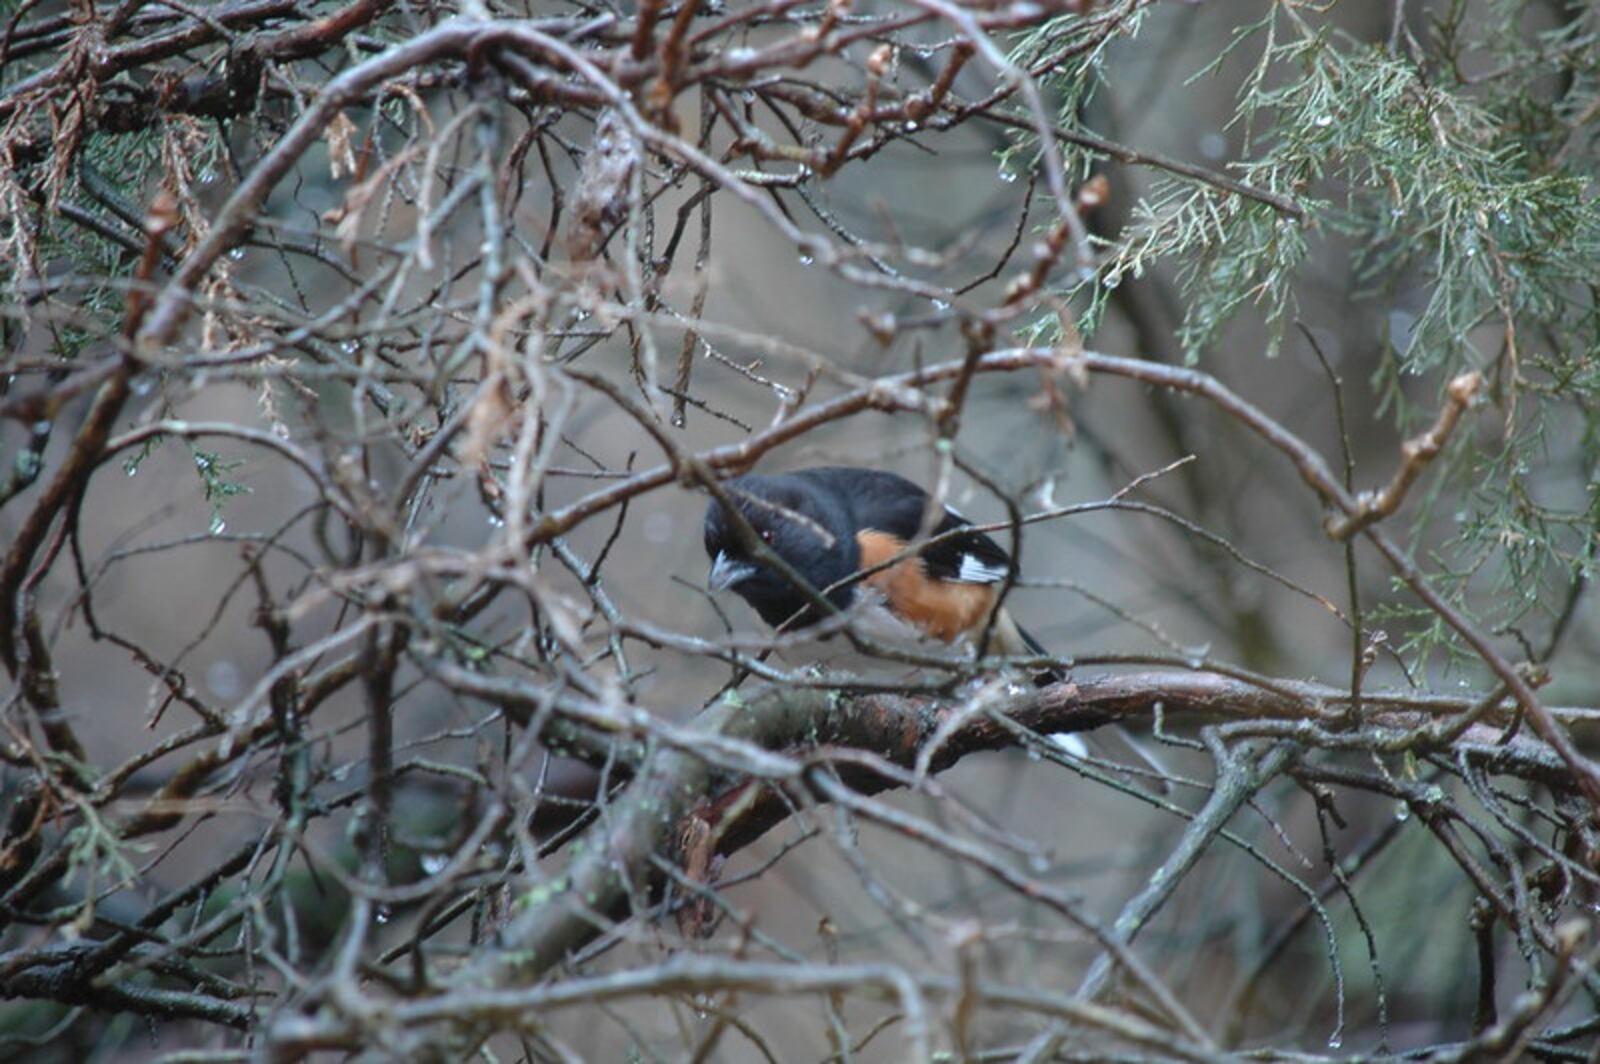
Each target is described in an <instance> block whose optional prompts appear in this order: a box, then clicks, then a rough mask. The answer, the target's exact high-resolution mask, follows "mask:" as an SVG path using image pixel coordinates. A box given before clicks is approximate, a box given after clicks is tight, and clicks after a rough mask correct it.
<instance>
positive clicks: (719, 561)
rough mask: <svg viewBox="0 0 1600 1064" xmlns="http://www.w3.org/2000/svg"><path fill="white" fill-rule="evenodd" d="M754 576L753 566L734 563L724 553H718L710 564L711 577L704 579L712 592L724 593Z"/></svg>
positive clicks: (747, 563) (754, 569)
mask: <svg viewBox="0 0 1600 1064" xmlns="http://www.w3.org/2000/svg"><path fill="white" fill-rule="evenodd" d="M755 575H756V567H755V566H754V565H751V564H750V563H749V562H741V561H735V560H734V559H732V558H730V557H728V554H727V552H726V551H718V552H717V556H716V558H715V559H714V560H713V561H712V562H711V575H710V576H708V577H706V583H707V584H709V585H710V587H711V590H713V591H726V590H728V588H730V587H732V586H733V585H735V584H737V583H739V582H740V581H742V580H748V579H750V578H751V577H752V576H755Z"/></svg>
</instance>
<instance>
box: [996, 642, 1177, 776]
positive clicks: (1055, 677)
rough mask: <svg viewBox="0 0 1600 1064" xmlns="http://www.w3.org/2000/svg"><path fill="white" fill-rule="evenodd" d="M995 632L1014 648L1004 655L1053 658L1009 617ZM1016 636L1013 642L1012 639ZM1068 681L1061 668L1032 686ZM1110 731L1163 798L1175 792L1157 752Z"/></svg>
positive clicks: (1119, 729)
mask: <svg viewBox="0 0 1600 1064" xmlns="http://www.w3.org/2000/svg"><path fill="white" fill-rule="evenodd" d="M996 630H997V631H999V632H1000V638H999V640H997V641H998V642H1000V643H1001V644H1002V645H1004V644H1005V643H1007V642H1009V643H1011V644H1014V645H1012V646H1009V647H1005V653H1008V654H1024V653H1025V654H1030V655H1033V656H1035V657H1041V658H1048V657H1050V652H1049V651H1048V650H1046V649H1045V648H1044V644H1042V643H1040V642H1039V641H1038V640H1037V639H1035V638H1034V637H1033V636H1031V635H1029V634H1028V630H1027V629H1026V628H1024V627H1022V625H1020V624H1018V623H1017V622H1015V621H1013V620H1012V619H1011V618H1010V616H1009V615H1008V614H1004V613H1002V614H1001V623H1000V624H999V625H997V626H996ZM1013 634H1014V638H1012V635H1013ZM1017 644H1020V645H1017ZM1066 678H1067V670H1065V669H1060V668H1048V669H1041V670H1040V671H1038V672H1036V673H1034V674H1033V682H1034V685H1035V686H1036V687H1049V686H1050V685H1051V684H1053V683H1062V682H1063V681H1065V680H1066ZM1108 730H1109V731H1111V732H1113V733H1114V734H1115V735H1116V736H1117V737H1118V738H1120V739H1121V740H1122V741H1123V742H1124V743H1125V744H1127V746H1128V747H1129V749H1131V750H1132V751H1133V752H1134V753H1135V754H1136V755H1137V756H1138V758H1139V760H1141V761H1143V762H1144V763H1145V765H1146V766H1148V767H1149V769H1150V770H1151V771H1152V772H1153V773H1155V776H1156V778H1155V780H1154V784H1155V788H1156V790H1157V791H1159V792H1160V793H1162V794H1166V793H1167V792H1168V791H1170V790H1171V789H1172V785H1171V784H1170V783H1168V782H1167V778H1168V777H1170V776H1171V775H1172V769H1171V768H1169V767H1168V766H1167V763H1166V762H1165V761H1163V760H1162V759H1161V758H1160V757H1159V756H1158V755H1157V754H1156V753H1155V752H1154V751H1152V750H1150V749H1149V748H1148V747H1147V746H1146V744H1144V743H1142V742H1140V741H1139V740H1138V739H1136V738H1134V736H1132V735H1130V734H1129V733H1128V730H1127V729H1126V728H1124V727H1123V726H1122V725H1121V724H1115V723H1113V724H1112V725H1111V726H1110V728H1109V729H1108ZM1052 738H1057V739H1058V740H1059V739H1062V738H1070V739H1071V740H1073V741H1074V742H1075V743H1076V744H1077V745H1078V746H1080V747H1081V746H1082V744H1083V740H1082V739H1080V738H1079V737H1078V736H1077V735H1076V734H1073V735H1071V736H1070V737H1069V736H1052ZM1073 752H1074V753H1083V752H1085V751H1082V750H1075V751H1073Z"/></svg>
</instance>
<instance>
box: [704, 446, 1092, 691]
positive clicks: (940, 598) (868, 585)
mask: <svg viewBox="0 0 1600 1064" xmlns="http://www.w3.org/2000/svg"><path fill="white" fill-rule="evenodd" d="M722 487H723V489H724V491H723V493H724V494H725V496H726V498H727V499H728V500H729V501H730V502H731V503H732V504H733V506H734V508H736V509H737V510H738V512H739V514H740V515H741V516H742V517H743V519H744V523H746V524H748V526H749V531H748V532H747V531H746V530H745V529H743V528H741V527H740V523H739V522H737V521H735V520H734V519H733V517H732V516H731V514H730V513H729V509H728V507H727V506H725V505H724V503H723V502H722V500H721V499H717V498H713V499H712V500H711V501H710V503H709V504H708V505H707V507H706V516H705V549H706V555H707V557H708V558H710V560H711V571H710V574H709V577H708V579H707V583H708V585H709V587H710V589H711V590H712V591H726V590H731V591H733V592H735V593H736V594H738V595H739V596H740V597H741V598H743V599H744V600H745V601H746V602H747V603H749V604H750V606H751V607H753V608H754V609H755V611H756V613H757V614H759V615H760V616H761V619H762V620H764V621H765V622H766V623H767V624H769V625H771V626H772V627H773V628H776V629H778V630H779V631H781V632H799V631H804V630H805V629H808V628H811V627H812V626H815V625H818V624H819V622H822V621H823V620H824V619H825V618H827V617H828V616H829V615H830V614H831V613H834V612H839V613H848V614H849V616H850V620H851V623H852V624H853V625H854V626H855V627H856V630H857V632H858V633H860V634H862V635H865V636H867V637H868V638H870V639H873V640H874V641H876V642H880V643H887V644H888V645H890V646H899V647H903V646H904V644H906V643H908V642H909V643H911V644H913V645H914V646H917V645H920V646H921V647H924V648H928V647H931V648H936V649H937V648H947V649H948V650H949V651H953V652H955V653H957V654H967V655H970V654H971V653H973V652H974V651H975V650H976V649H977V642H978V640H979V639H980V638H982V636H983V633H984V631H985V629H987V630H988V631H989V633H990V634H989V639H988V643H987V645H986V646H984V647H983V651H984V653H986V654H995V655H1006V656H1013V657H1031V658H1043V657H1049V654H1048V652H1047V651H1046V650H1045V649H1044V647H1043V646H1042V645H1041V644H1040V643H1039V641H1038V640H1036V639H1034V638H1033V637H1032V636H1031V635H1029V634H1028V632H1027V631H1026V630H1025V629H1023V628H1022V627H1021V626H1020V625H1018V624H1017V622H1016V620H1015V619H1014V618H1013V617H1012V616H1011V613H1010V611H1009V610H1007V609H1006V608H1005V607H1004V606H1000V607H999V608H998V609H996V603H997V601H998V599H999V597H1000V592H1001V589H1002V587H1003V586H1004V584H1005V582H1006V580H1007V578H1008V576H1009V575H1010V574H1011V570H1012V561H1011V557H1010V555H1008V554H1007V553H1006V551H1005V549H1004V548H1002V547H1001V546H1000V545H999V544H998V543H996V542H995V541H994V540H993V539H991V538H990V537H989V536H988V535H987V534H985V533H983V532H981V531H979V530H978V529H976V528H974V527H972V523H971V522H970V521H968V520H967V519H966V518H965V517H963V516H962V515H961V514H960V513H958V512H956V511H955V510H954V509H952V508H950V507H949V506H945V505H942V504H940V503H938V502H935V501H934V500H933V499H932V498H930V496H929V495H928V493H927V492H925V491H923V490H922V488H920V487H918V486H917V485H916V484H915V483H913V482H912V481H910V480H907V479H906V478H905V477H902V476H900V475H898V474H896V473H890V472H886V471H884V470H878V469H867V468H863V467H859V466H823V467H818V468H813V469H800V470H796V471H794V472H789V473H776V474H746V475H744V476H739V477H733V478H730V479H728V480H726V481H723V482H722ZM758 541H759V544H760V546H759V547H758V546H757V542H758ZM908 548H910V549H909V550H908ZM774 559H779V560H781V562H782V563H783V565H782V566H780V565H777V564H774ZM785 567H786V568H787V569H788V570H789V572H785V571H784V568H785ZM796 578H798V579H796ZM802 582H803V583H804V584H805V585H809V587H803V586H801V583H802ZM824 603H826V604H827V607H828V608H824V605H823V604H824ZM991 612H992V613H993V614H994V617H993V621H992V622H991V620H990V614H991ZM1064 678H1065V674H1064V673H1063V672H1062V671H1061V670H1060V669H1057V668H1053V667H1041V668H1038V669H1036V670H1034V672H1033V679H1034V682H1035V683H1036V684H1038V685H1040V686H1044V685H1047V684H1050V683H1054V682H1056V681H1058V680H1061V679H1064Z"/></svg>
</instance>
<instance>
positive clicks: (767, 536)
mask: <svg viewBox="0 0 1600 1064" xmlns="http://www.w3.org/2000/svg"><path fill="white" fill-rule="evenodd" d="M776 538H777V537H776V536H774V535H773V533H772V529H770V528H763V529H762V530H761V542H763V543H765V544H766V545H767V546H769V547H770V546H772V541H773V540H774V539H776Z"/></svg>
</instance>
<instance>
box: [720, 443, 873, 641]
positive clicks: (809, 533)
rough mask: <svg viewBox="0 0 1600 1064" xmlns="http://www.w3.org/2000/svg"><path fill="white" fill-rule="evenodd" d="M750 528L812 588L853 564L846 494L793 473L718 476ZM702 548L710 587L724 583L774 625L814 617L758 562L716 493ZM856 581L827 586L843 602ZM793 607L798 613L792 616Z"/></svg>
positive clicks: (801, 597) (788, 584) (793, 590)
mask: <svg viewBox="0 0 1600 1064" xmlns="http://www.w3.org/2000/svg"><path fill="white" fill-rule="evenodd" d="M722 486H723V488H724V489H725V490H726V491H727V493H728V497H729V498H730V499H731V500H732V501H733V502H734V503H735V504H736V505H737V506H738V508H739V512H740V513H741V514H743V515H744V519H745V521H747V522H749V525H750V528H751V529H752V530H753V531H754V533H755V537H756V539H758V540H759V541H760V542H761V543H762V544H764V545H765V546H766V548H767V549H768V550H770V551H772V552H773V553H774V554H776V555H778V557H780V558H782V559H783V560H784V561H785V562H787V563H788V565H789V567H790V568H791V569H793V570H794V571H795V573H797V574H798V575H799V576H801V577H802V578H804V579H805V580H806V581H807V582H808V583H809V584H810V585H811V586H812V588H813V589H815V590H816V591H819V592H820V591H823V590H825V589H826V588H828V587H830V586H831V585H833V584H835V583H837V582H839V581H840V580H843V579H845V578H846V577H848V576H849V575H851V574H852V573H854V572H855V571H856V569H857V567H858V566H857V559H858V558H859V557H860V553H861V550H860V547H859V546H858V545H857V543H856V540H855V537H854V536H853V535H852V534H851V531H850V528H851V522H850V514H849V511H848V508H847V507H848V502H847V501H846V500H843V499H840V498H838V496H837V495H836V493H833V492H830V491H827V490H824V489H823V488H822V487H821V486H819V485H815V484H812V483H811V482H810V481H809V480H808V479H807V478H806V477H805V476H804V475H802V474H795V473H786V474H778V475H776V476H757V475H753V474H752V475H750V476H744V477H735V478H734V479H732V480H729V481H726V482H724V483H723V485H722ZM705 536H706V556H707V557H709V558H710V559H711V575H710V577H709V582H710V585H711V589H712V590H713V591H721V590H723V589H724V588H730V589H732V590H733V591H736V592H738V594H739V596H740V597H741V598H743V599H744V600H745V601H746V602H748V603H750V605H751V606H753V607H755V610H756V612H757V613H759V614H761V619H762V620H764V621H766V622H767V623H768V624H770V625H773V626H774V627H776V626H778V625H781V624H783V623H784V622H785V621H789V622H790V627H791V628H792V627H798V626H803V625H807V624H813V623H815V622H816V621H818V620H820V616H819V615H820V612H821V611H819V610H817V609H816V608H815V607H814V606H812V605H811V604H810V600H809V599H808V598H807V597H806V596H805V594H804V593H802V592H801V591H800V590H799V589H798V588H797V587H795V585H794V582H793V581H791V580H790V579H789V578H788V577H787V576H785V575H784V574H783V573H781V572H779V571H778V570H777V569H775V568H773V567H771V566H770V565H768V564H767V563H765V562H763V561H762V560H761V558H760V557H759V556H758V554H757V552H756V550H755V549H754V545H753V544H752V543H751V542H750V540H749V538H748V536H747V535H746V534H742V530H741V529H739V528H738V527H736V525H735V522H734V521H733V519H732V518H731V517H729V515H728V512H727V510H726V509H725V508H724V507H723V504H722V502H721V501H720V500H717V499H712V500H711V503H710V505H709V506H707V507H706V527H705ZM854 593H855V589H854V588H853V587H851V586H844V587H839V588H835V589H834V590H833V591H831V592H828V595H827V597H828V600H829V601H830V602H832V603H833V604H834V605H835V606H838V607H839V608H840V609H843V608H844V607H845V606H847V605H848V604H849V602H850V599H851V597H852V596H853V595H854ZM797 614H798V617H797V616H796V615H797Z"/></svg>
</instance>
